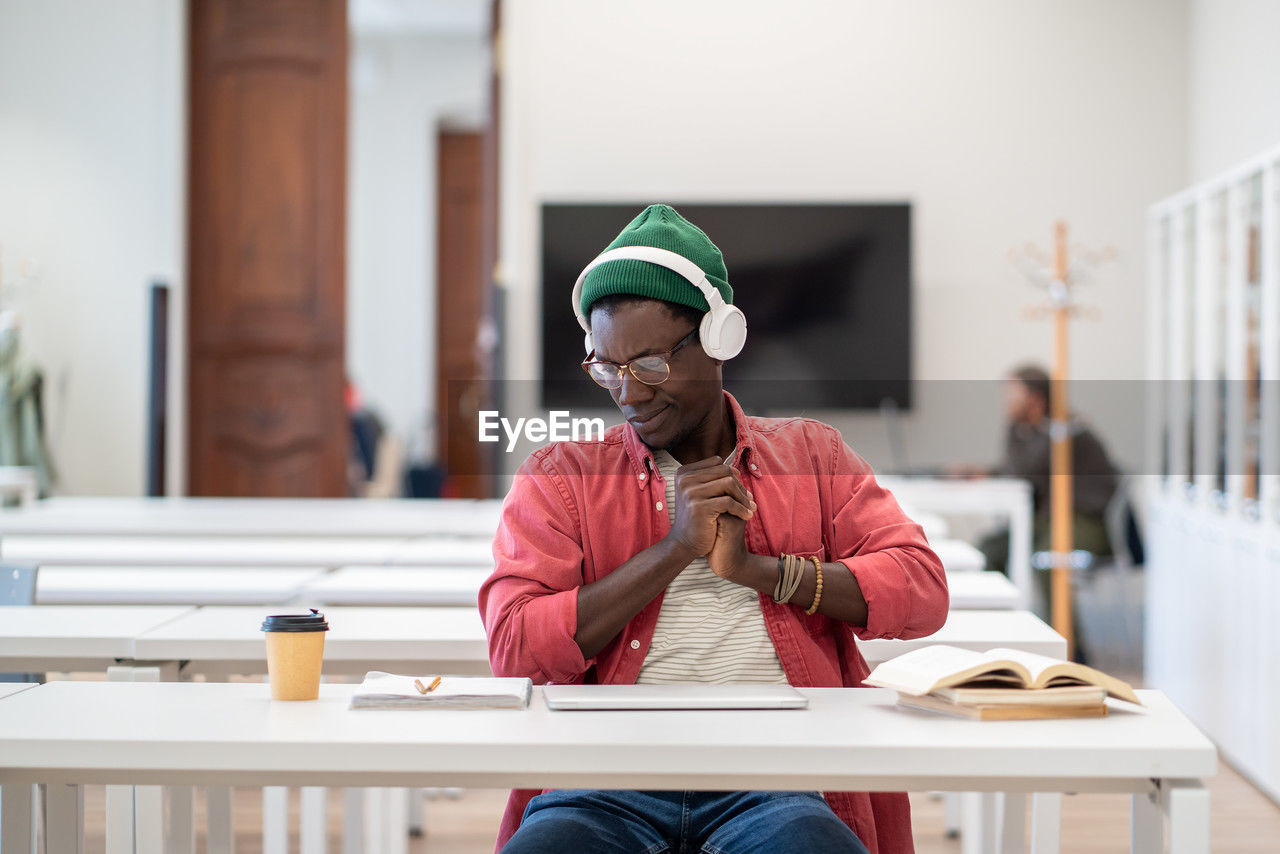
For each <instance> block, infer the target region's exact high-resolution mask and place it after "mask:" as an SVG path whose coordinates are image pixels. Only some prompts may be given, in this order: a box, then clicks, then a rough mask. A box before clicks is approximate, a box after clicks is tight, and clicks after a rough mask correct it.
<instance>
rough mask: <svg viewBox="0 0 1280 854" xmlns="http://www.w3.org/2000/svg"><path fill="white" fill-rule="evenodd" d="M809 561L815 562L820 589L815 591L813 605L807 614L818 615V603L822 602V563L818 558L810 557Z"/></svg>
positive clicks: (807, 610)
mask: <svg viewBox="0 0 1280 854" xmlns="http://www.w3.org/2000/svg"><path fill="white" fill-rule="evenodd" d="M809 560H811V561H813V568H814V569H816V570H817V571H818V587H817V589H815V590H814V591H813V604H811V605H810V606H809V607H808V608H807V609H806V610H805V613H806V614H811V615H812V614H816V613H818V603H819V602H821V601H822V562H821V561H819V560H818V559H817V558H816V557H814V556H812V555H810V557H809Z"/></svg>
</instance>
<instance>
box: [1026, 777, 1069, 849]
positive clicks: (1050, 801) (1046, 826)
mask: <svg viewBox="0 0 1280 854" xmlns="http://www.w3.org/2000/svg"><path fill="white" fill-rule="evenodd" d="M1061 840H1062V793H1061V792H1036V793H1034V794H1033V795H1032V796H1031V854H1058V845H1059V844H1060V842H1061Z"/></svg>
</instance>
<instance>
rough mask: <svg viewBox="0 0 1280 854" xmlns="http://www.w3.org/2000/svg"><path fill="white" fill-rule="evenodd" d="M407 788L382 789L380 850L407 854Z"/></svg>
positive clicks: (390, 853) (393, 853)
mask: <svg viewBox="0 0 1280 854" xmlns="http://www.w3.org/2000/svg"><path fill="white" fill-rule="evenodd" d="M408 791H409V790H407V789H383V790H382V804H383V807H382V808H383V814H382V817H383V823H382V834H383V835H382V849H381V850H382V851H383V852H385V854H409V833H408V830H409V798H408Z"/></svg>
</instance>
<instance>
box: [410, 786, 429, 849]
mask: <svg viewBox="0 0 1280 854" xmlns="http://www.w3.org/2000/svg"><path fill="white" fill-rule="evenodd" d="M426 826H427V793H426V790H425V789H410V790H409V835H410V836H411V837H413V838H415V839H416V838H418V837H420V836H422V834H423V831H424V828H426Z"/></svg>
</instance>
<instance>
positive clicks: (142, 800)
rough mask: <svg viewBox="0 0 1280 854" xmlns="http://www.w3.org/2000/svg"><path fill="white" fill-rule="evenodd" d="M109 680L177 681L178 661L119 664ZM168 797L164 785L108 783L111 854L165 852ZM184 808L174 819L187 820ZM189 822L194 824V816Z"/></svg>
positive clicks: (188, 806) (189, 808)
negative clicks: (116, 784)
mask: <svg viewBox="0 0 1280 854" xmlns="http://www.w3.org/2000/svg"><path fill="white" fill-rule="evenodd" d="M107 679H108V680H109V681H111V682H161V681H165V682H176V681H177V679H178V664H177V662H166V663H162V664H122V665H116V666H112V667H108V668H107ZM167 797H168V793H167V792H166V791H165V789H164V788H162V787H160V786H108V787H107V834H106V835H107V854H133V852H136V854H164V851H165V831H164V827H165V802H166V799H167ZM191 806H192V804H191V801H190V799H187V801H186V810H187V812H188V814H189V813H190V811H191ZM126 810H127V811H128V817H127V818H126ZM181 810H182V804H181V803H180V804H179V806H178V811H179V814H177V815H175V814H173V813H171V815H170V820H171V821H176V822H177V823H178V824H179V825H182V824H183V822H184V820H183V818H182V816H181V814H180V813H181ZM185 824H186V825H187V826H191V825H192V824H193V822H192V819H191V817H190V815H188V816H187V818H186V819H185Z"/></svg>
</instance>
